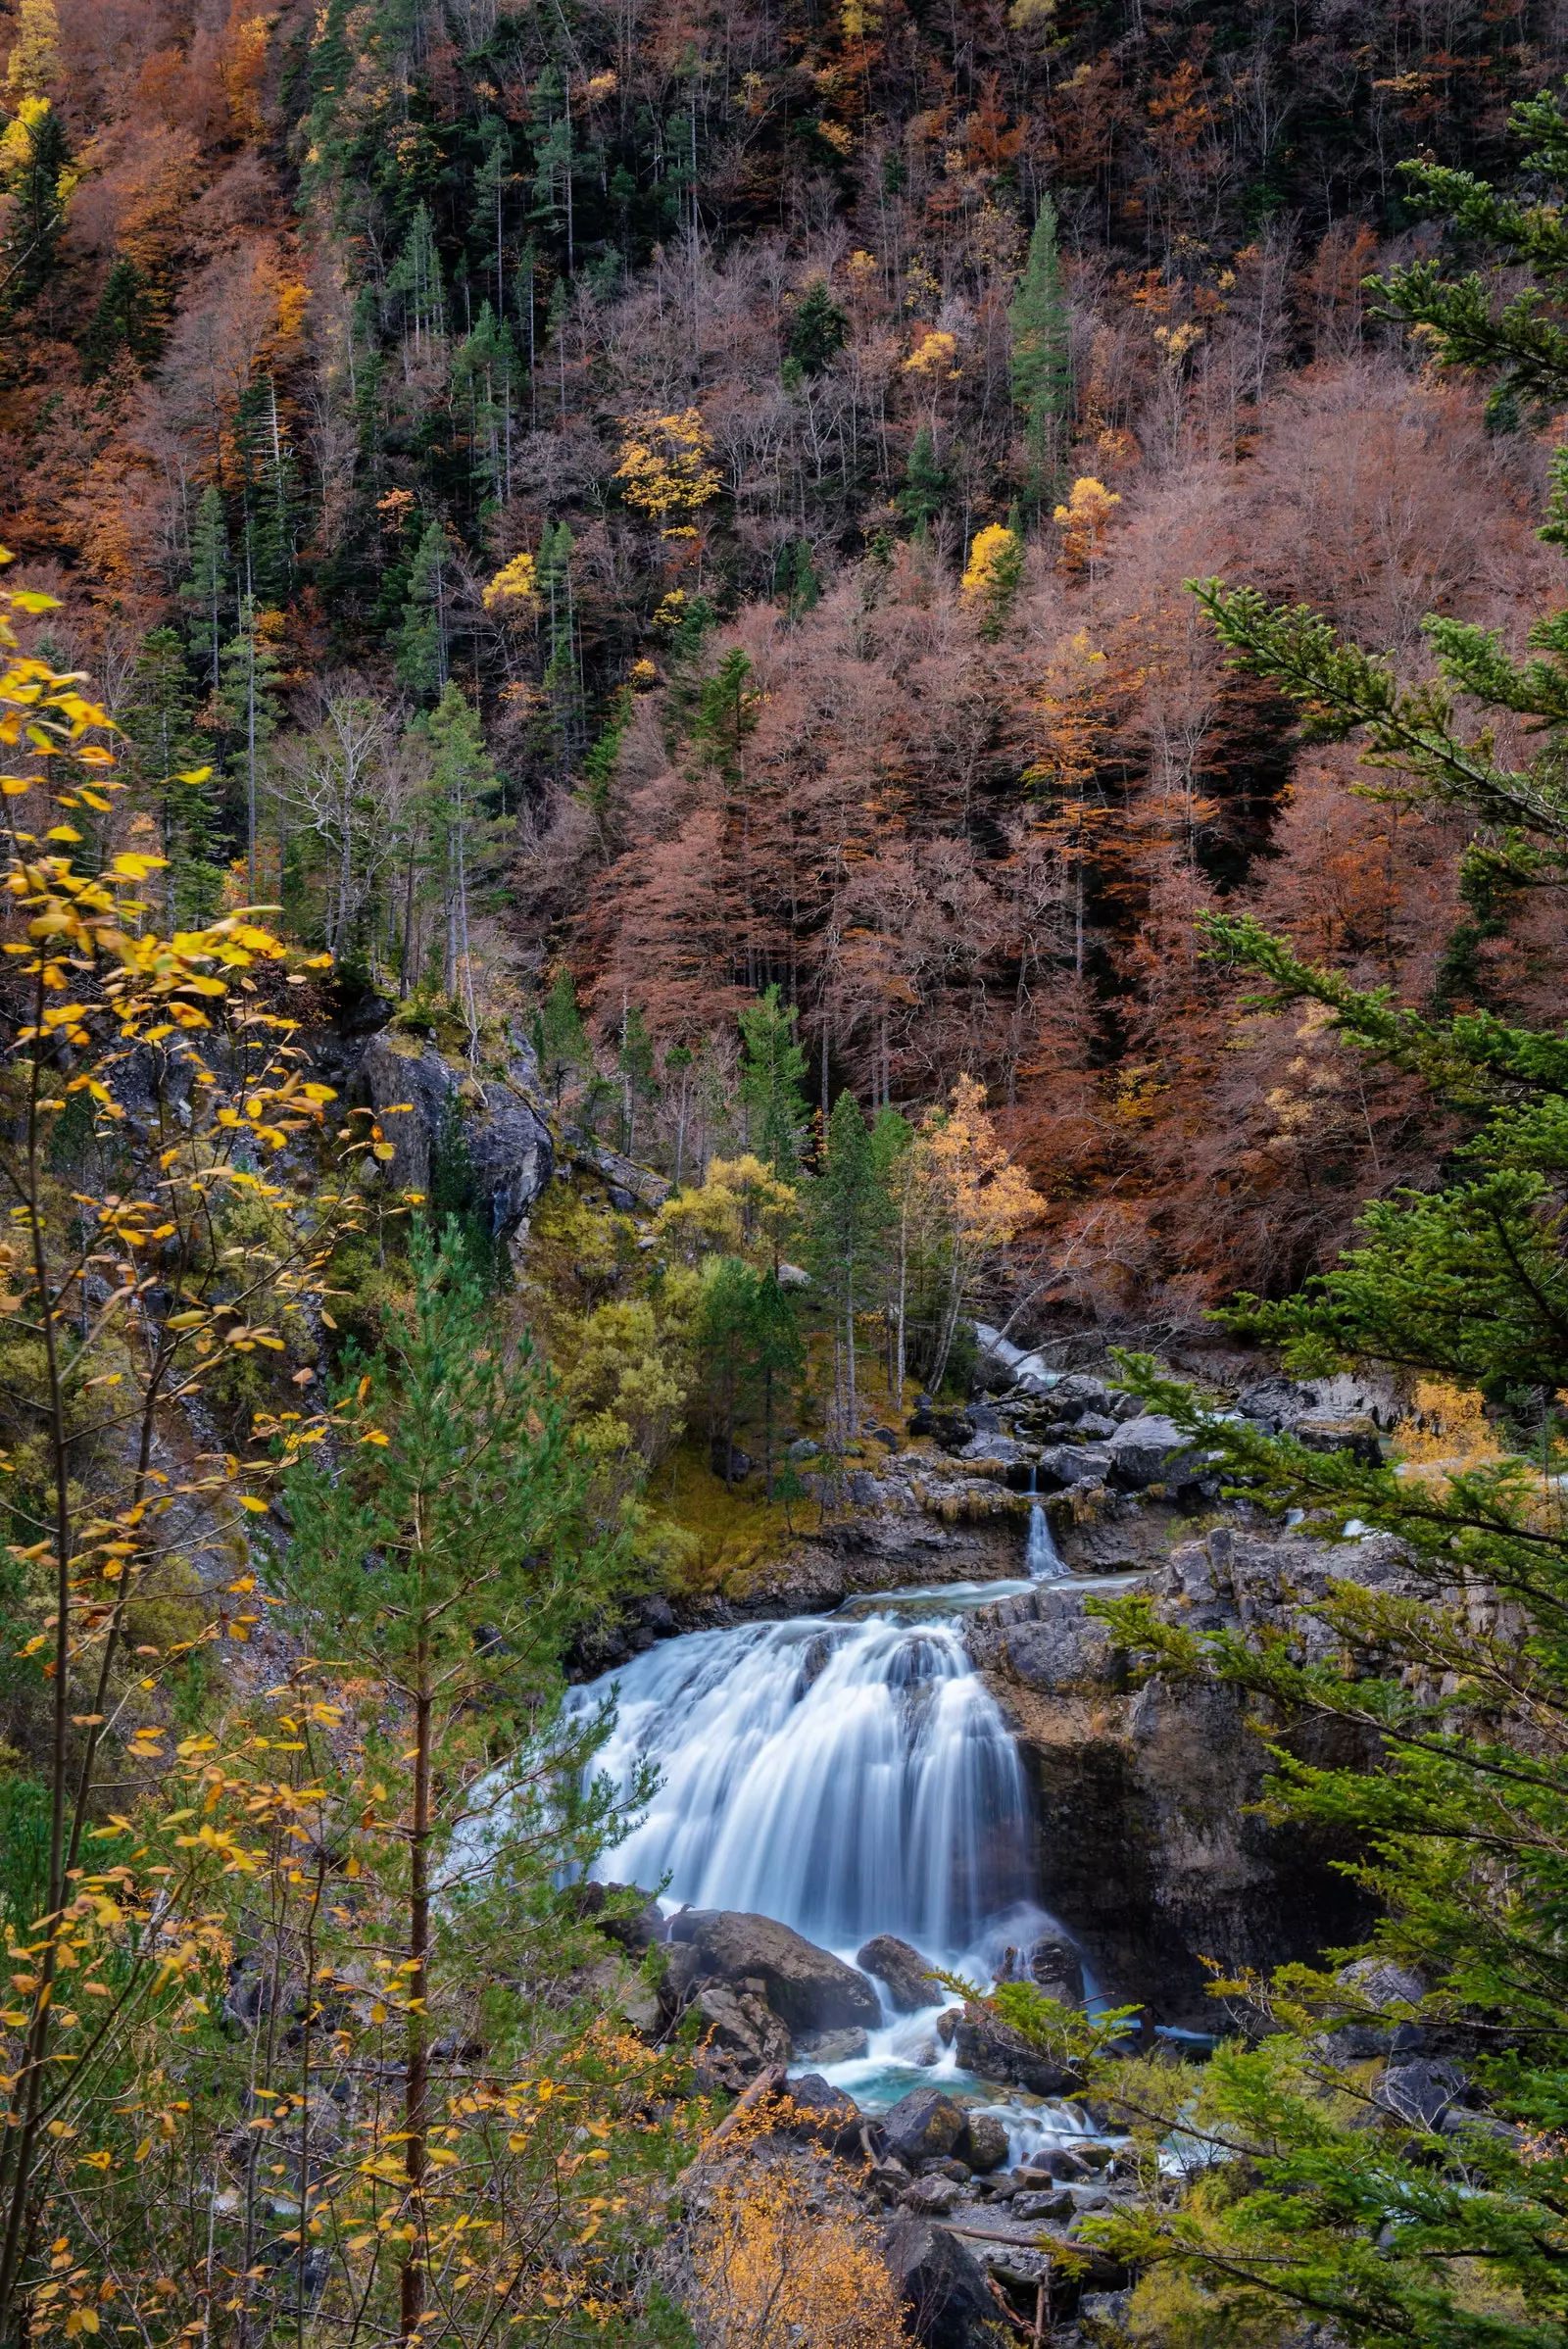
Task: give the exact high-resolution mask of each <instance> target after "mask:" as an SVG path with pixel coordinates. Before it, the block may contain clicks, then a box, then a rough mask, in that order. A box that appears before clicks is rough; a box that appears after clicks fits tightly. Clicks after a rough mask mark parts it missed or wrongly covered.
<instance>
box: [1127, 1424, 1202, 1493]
mask: <svg viewBox="0 0 1568 2349" xmlns="http://www.w3.org/2000/svg"><path fill="white" fill-rule="evenodd" d="M1107 1448H1108V1450H1109V1452H1110V1475H1111V1479H1112V1482H1113V1483H1115V1484H1118V1485H1121V1486H1123V1487H1124V1488H1125V1489H1126V1490H1127V1491H1128V1492H1130V1493H1138V1492H1142V1491H1143V1490H1144V1488H1145V1487H1146V1486H1148V1485H1183V1484H1187V1483H1188V1482H1190V1480H1191V1479H1192V1478H1193V1477H1195V1476H1197V1475H1198V1473H1199V1471H1200V1469H1201V1465H1202V1455H1201V1453H1200V1452H1199V1451H1197V1450H1195V1448H1194V1446H1193V1443H1192V1439H1191V1438H1190V1437H1188V1436H1185V1435H1183V1433H1182V1431H1181V1429H1180V1428H1179V1427H1178V1426H1177V1425H1176V1423H1175V1421H1174V1420H1173V1419H1165V1418H1162V1417H1161V1416H1160V1415H1159V1414H1158V1413H1157V1412H1146V1413H1145V1414H1144V1416H1143V1418H1142V1419H1129V1420H1125V1421H1124V1422H1123V1423H1122V1425H1121V1426H1120V1427H1118V1428H1117V1430H1116V1432H1115V1434H1114V1435H1113V1436H1111V1437H1110V1439H1109V1441H1108V1444H1107Z"/></svg>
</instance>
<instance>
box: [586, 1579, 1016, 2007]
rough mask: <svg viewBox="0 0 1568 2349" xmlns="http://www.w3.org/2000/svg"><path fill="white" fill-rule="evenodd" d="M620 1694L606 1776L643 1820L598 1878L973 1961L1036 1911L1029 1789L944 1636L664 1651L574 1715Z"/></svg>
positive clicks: (771, 1632)
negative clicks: (642, 1789)
mask: <svg viewBox="0 0 1568 2349" xmlns="http://www.w3.org/2000/svg"><path fill="white" fill-rule="evenodd" d="M612 1689H614V1690H616V1691H617V1713H616V1722H615V1727H614V1730H613V1733H612V1736H611V1737H610V1739H609V1741H608V1743H607V1744H606V1745H605V1746H604V1748H603V1749H602V1751H601V1752H600V1754H599V1755H598V1757H597V1760H596V1762H595V1764H594V1769H595V1771H596V1772H604V1773H605V1774H606V1775H608V1776H609V1777H610V1778H611V1779H612V1780H613V1782H614V1783H615V1784H616V1785H617V1786H621V1787H629V1786H630V1785H631V1783H632V1779H633V1776H634V1773H635V1772H636V1770H637V1768H638V1766H639V1764H642V1763H649V1762H651V1763H652V1764H653V1765H654V1766H655V1767H656V1769H657V1770H658V1772H659V1775H660V1782H661V1783H660V1786H659V1789H658V1791H657V1792H656V1794H655V1795H654V1797H653V1800H652V1802H651V1803H650V1805H649V1809H648V1812H647V1816H646V1817H645V1819H644V1820H643V1822H642V1824H641V1825H640V1826H639V1827H637V1828H635V1829H634V1830H633V1832H632V1833H631V1834H630V1835H628V1836H627V1837H626V1838H625V1840H624V1841H623V1842H622V1843H620V1844H619V1845H617V1846H616V1848H615V1849H613V1850H612V1851H607V1852H605V1853H604V1854H603V1855H602V1857H601V1859H600V1861H599V1863H598V1866H597V1868H596V1870H595V1873H596V1874H597V1875H600V1876H603V1877H604V1878H606V1879H608V1880H618V1881H619V1882H621V1883H632V1884H660V1883H661V1882H662V1880H663V1879H664V1878H666V1877H667V1878H668V1887H667V1889H668V1896H669V1897H670V1898H671V1899H673V1900H676V1901H685V1902H690V1903H691V1904H692V1905H693V1906H694V1907H697V1908H721V1909H749V1910H755V1911H757V1912H758V1913H760V1915H762V1916H766V1917H776V1918H777V1919H779V1921H780V1922H781V1923H783V1924H785V1925H791V1926H793V1927H794V1928H795V1929H796V1931H797V1932H798V1933H805V1934H806V1935H807V1937H808V1938H809V1939H810V1940H813V1941H816V1942H818V1943H821V1944H823V1945H825V1946H827V1947H829V1948H836V1949H843V1950H848V1951H852V1952H853V1951H854V1950H855V1949H856V1948H857V1947H858V1945H859V1943H860V1942H862V1941H863V1940H865V1939H867V1938H869V1936H870V1935H871V1934H872V1933H898V1934H900V1935H901V1936H903V1938H905V1939H906V1940H909V1941H912V1942H913V1943H914V1944H915V1946H916V1947H917V1948H919V1949H922V1950H924V1951H925V1952H926V1953H927V1955H929V1956H931V1957H932V1958H935V1959H937V1960H939V1961H940V1960H944V1959H946V1960H948V1961H950V1962H951V1961H954V1960H956V1959H958V1958H961V1957H964V1956H966V1955H969V1954H970V1953H972V1952H976V1951H978V1950H979V1949H980V1948H981V1946H982V1945H983V1944H984V1943H986V1942H987V1940H988V1939H989V1938H990V1937H992V1936H993V1934H994V1933H995V1932H996V1930H997V1928H998V1927H999V1926H1000V1925H1001V1923H1002V1921H1003V1920H1004V1919H1005V1917H1006V1916H1007V1914H1008V1912H1009V1911H1014V1912H1015V1911H1016V1909H1017V1907H1018V1904H1020V1903H1027V1902H1029V1901H1030V1897H1031V1893H1032V1888H1033V1885H1032V1876H1033V1870H1032V1866H1031V1838H1030V1818H1029V1803H1028V1796H1027V1792H1026V1789H1025V1785H1024V1778H1023V1772H1022V1769H1021V1767H1020V1764H1019V1760H1018V1756H1017V1752H1016V1750H1015V1748H1014V1745H1013V1741H1012V1738H1011V1737H1010V1736H1009V1735H1008V1732H1007V1729H1006V1727H1005V1723H1004V1721H1003V1718H1002V1715H1001V1713H1000V1712H999V1710H998V1708H997V1705H996V1703H995V1701H994V1699H993V1698H992V1696H991V1694H990V1692H989V1690H988V1689H987V1688H986V1687H985V1684H984V1683H983V1682H982V1681H981V1679H980V1677H979V1675H978V1674H977V1673H976V1671H975V1669H974V1667H973V1665H972V1664H971V1662H970V1660H969V1658H968V1656H967V1654H966V1653H965V1651H964V1647H963V1643H962V1640H961V1638H960V1637H959V1634H958V1632H957V1630H956V1627H955V1626H954V1624H953V1623H951V1622H946V1623H943V1622H934V1623H933V1622H925V1623H900V1622H897V1621H889V1620H887V1619H886V1618H884V1617H880V1616H873V1617H871V1618H870V1619H869V1620H866V1621H859V1622H857V1621H853V1620H845V1619H843V1618H836V1619H829V1620H827V1621H823V1620H822V1619H820V1618H813V1617H807V1618H801V1619H797V1620H795V1621H793V1622H788V1623H766V1624H748V1625H745V1626H743V1627H742V1628H740V1629H738V1630H735V1631H719V1632H689V1633H687V1634H685V1635H684V1636H683V1637H681V1638H679V1639H666V1640H664V1641H662V1643H661V1644H660V1645H659V1646H658V1647H655V1648H651V1649H650V1650H649V1651H648V1653H647V1654H646V1655H641V1656H638V1657H637V1658H636V1659H635V1660H634V1661H633V1662H632V1663H630V1664H627V1665H624V1666H622V1667H619V1668H618V1669H617V1670H616V1671H614V1672H613V1673H607V1674H606V1675H605V1677H604V1678H603V1679H602V1680H600V1681H597V1682H595V1683H594V1684H593V1685H592V1686H590V1687H588V1688H580V1689H576V1690H574V1691H573V1692H572V1696H571V1698H570V1700H569V1702H570V1704H571V1707H572V1709H573V1710H574V1711H588V1710H592V1709H593V1708H595V1707H597V1706H598V1705H600V1704H601V1703H603V1701H604V1700H605V1699H606V1698H607V1697H608V1696H609V1695H610V1694H611V1692H612Z"/></svg>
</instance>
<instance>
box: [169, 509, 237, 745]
mask: <svg viewBox="0 0 1568 2349" xmlns="http://www.w3.org/2000/svg"><path fill="white" fill-rule="evenodd" d="M227 562H228V527H227V523H226V522H225V520H224V516H223V500H222V497H221V493H220V491H219V489H218V486H217V484H216V483H215V482H209V483H208V485H207V487H206V488H205V489H204V490H203V491H202V494H201V501H200V503H199V505H198V506H197V508H196V519H195V522H194V523H193V525H192V527H191V534H190V573H189V576H188V577H187V578H185V579H184V580H182V581H181V583H180V588H179V600H180V602H181V603H182V604H184V605H186V606H187V607H188V608H189V611H190V613H191V634H192V637H193V640H194V641H195V643H196V644H198V645H199V646H200V647H201V648H202V665H203V667H204V669H205V670H206V673H207V678H208V682H209V684H210V686H211V689H212V693H213V698H214V700H215V701H216V699H217V697H218V693H219V686H220V662H221V653H222V644H223V630H222V612H223V604H224V600H225V598H226V596H227V592H228V574H227Z"/></svg>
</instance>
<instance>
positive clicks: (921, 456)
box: [895, 424, 948, 539]
mask: <svg viewBox="0 0 1568 2349" xmlns="http://www.w3.org/2000/svg"><path fill="white" fill-rule="evenodd" d="M947 495H948V476H947V473H946V472H945V470H944V469H943V467H942V466H941V465H938V463H937V448H936V442H935V440H934V439H933V438H932V433H931V427H930V425H929V424H922V425H921V426H920V429H919V431H918V432H917V433H916V434H915V436H914V444H913V446H912V447H911V449H910V451H909V461H908V464H907V467H906V468H905V476H904V487H903V488H902V489H901V490H900V492H899V494H898V498H897V500H896V501H895V503H896V504H897V506H898V509H899V512H900V513H901V514H903V516H904V518H905V520H906V522H907V524H908V526H909V530H910V532H911V534H912V535H913V536H914V537H915V538H917V539H923V538H925V537H926V535H927V533H928V531H929V528H930V525H931V523H932V522H934V521H935V520H936V517H937V515H938V514H940V513H941V512H942V509H943V506H944V505H945V504H946V502H947Z"/></svg>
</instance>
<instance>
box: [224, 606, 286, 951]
mask: <svg viewBox="0 0 1568 2349" xmlns="http://www.w3.org/2000/svg"><path fill="white" fill-rule="evenodd" d="M275 616H276V615H274V614H271V613H269V612H262V611H260V610H259V609H258V607H257V603H256V599H255V597H254V596H241V598H240V603H239V633H238V635H237V636H235V637H233V638H232V639H231V640H230V642H229V643H228V644H226V645H224V647H223V649H222V652H221V656H220V668H221V693H220V702H219V708H220V711H221V717H222V722H223V726H224V729H225V731H226V732H228V733H231V734H236V735H237V736H238V737H239V753H238V765H239V771H240V774H241V775H242V776H243V778H244V791H245V890H246V897H247V900H248V902H249V903H250V904H251V905H255V903H256V902H257V893H258V890H259V888H260V885H261V854H260V847H261V836H260V830H259V824H260V814H261V765H262V755H263V753H264V752H265V750H266V748H267V745H268V744H269V743H270V741H271V739H272V737H273V735H274V734H275V733H276V732H277V716H278V708H277V705H278V679H279V675H280V671H281V663H280V661H278V658H277V653H276V650H275V649H274V646H273V643H272V641H271V625H272V623H273V621H274V619H275Z"/></svg>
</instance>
